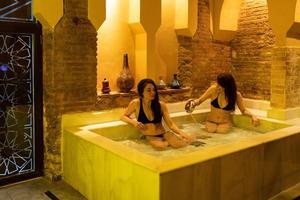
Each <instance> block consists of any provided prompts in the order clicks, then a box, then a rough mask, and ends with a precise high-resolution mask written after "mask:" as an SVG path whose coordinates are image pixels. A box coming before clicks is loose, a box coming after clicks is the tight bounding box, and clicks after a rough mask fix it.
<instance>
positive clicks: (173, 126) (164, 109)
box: [160, 102, 192, 140]
mask: <svg viewBox="0 0 300 200" xmlns="http://www.w3.org/2000/svg"><path fill="white" fill-rule="evenodd" d="M160 105H161V109H162V113H163V118H164V120H165V122H166V124H167V125H168V127H169V128H170V129H171V130H172V131H173V132H174V133H176V134H178V135H180V136H181V137H183V138H185V139H187V140H192V137H190V136H189V135H187V134H186V133H184V132H183V131H181V130H180V129H179V128H178V127H177V126H176V124H175V123H174V122H173V120H172V119H171V117H170V114H169V112H168V108H167V106H166V104H165V103H163V102H160Z"/></svg>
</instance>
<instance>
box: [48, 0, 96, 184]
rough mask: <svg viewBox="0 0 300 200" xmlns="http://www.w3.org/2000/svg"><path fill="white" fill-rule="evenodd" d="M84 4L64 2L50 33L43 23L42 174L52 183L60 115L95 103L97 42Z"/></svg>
mask: <svg viewBox="0 0 300 200" xmlns="http://www.w3.org/2000/svg"><path fill="white" fill-rule="evenodd" d="M87 1H88V0H65V1H64V15H63V17H62V18H61V20H60V21H59V22H58V24H56V25H55V27H54V30H53V29H52V26H51V24H50V25H47V24H46V23H43V59H44V61H43V67H44V68H43V71H44V73H43V74H44V76H43V78H44V80H43V82H44V86H43V88H44V94H43V95H44V147H45V148H44V151H45V152H44V155H45V156H44V157H45V159H44V173H45V176H46V177H47V178H48V179H50V180H53V181H55V180H59V179H60V178H61V173H62V163H61V160H62V159H61V153H62V152H61V135H62V130H61V123H62V114H63V113H66V112H76V111H86V110H91V109H94V106H95V103H96V96H97V95H96V74H97V72H96V64H97V61H96V40H97V39H96V30H95V28H94V27H93V25H92V24H91V23H90V21H89V20H88V3H87Z"/></svg>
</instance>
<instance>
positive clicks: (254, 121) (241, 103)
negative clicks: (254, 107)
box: [236, 92, 259, 126]
mask: <svg viewBox="0 0 300 200" xmlns="http://www.w3.org/2000/svg"><path fill="white" fill-rule="evenodd" d="M236 103H237V105H238V107H239V109H240V111H241V113H242V114H243V115H247V116H249V117H251V120H252V124H253V125H255V126H256V125H258V123H259V120H258V119H257V118H256V116H255V115H253V114H252V113H251V112H250V111H249V110H248V109H246V107H245V106H244V101H243V97H242V94H241V93H240V92H237V96H236Z"/></svg>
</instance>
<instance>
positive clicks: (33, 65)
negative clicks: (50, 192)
mask: <svg viewBox="0 0 300 200" xmlns="http://www.w3.org/2000/svg"><path fill="white" fill-rule="evenodd" d="M31 7H32V2H31V0H1V1H0V185H4V184H7V183H11V182H16V181H20V180H25V179H28V178H32V177H36V176H40V175H41V174H42V167H43V165H42V161H43V148H42V146H43V143H42V140H43V136H42V127H43V126H42V62H41V61H42V52H41V51H42V48H41V42H40V41H41V26H40V24H39V23H38V22H36V21H35V19H34V18H33V16H32V11H31V10H32V8H31Z"/></svg>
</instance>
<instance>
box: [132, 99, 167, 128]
mask: <svg viewBox="0 0 300 200" xmlns="http://www.w3.org/2000/svg"><path fill="white" fill-rule="evenodd" d="M161 118H162V117H159V118H158V117H157V116H156V115H154V119H153V120H152V121H150V120H149V119H148V118H147V116H146V114H145V112H144V109H143V103H142V101H140V111H139V116H138V119H137V120H138V121H139V122H142V123H143V124H149V123H160V122H161Z"/></svg>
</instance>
